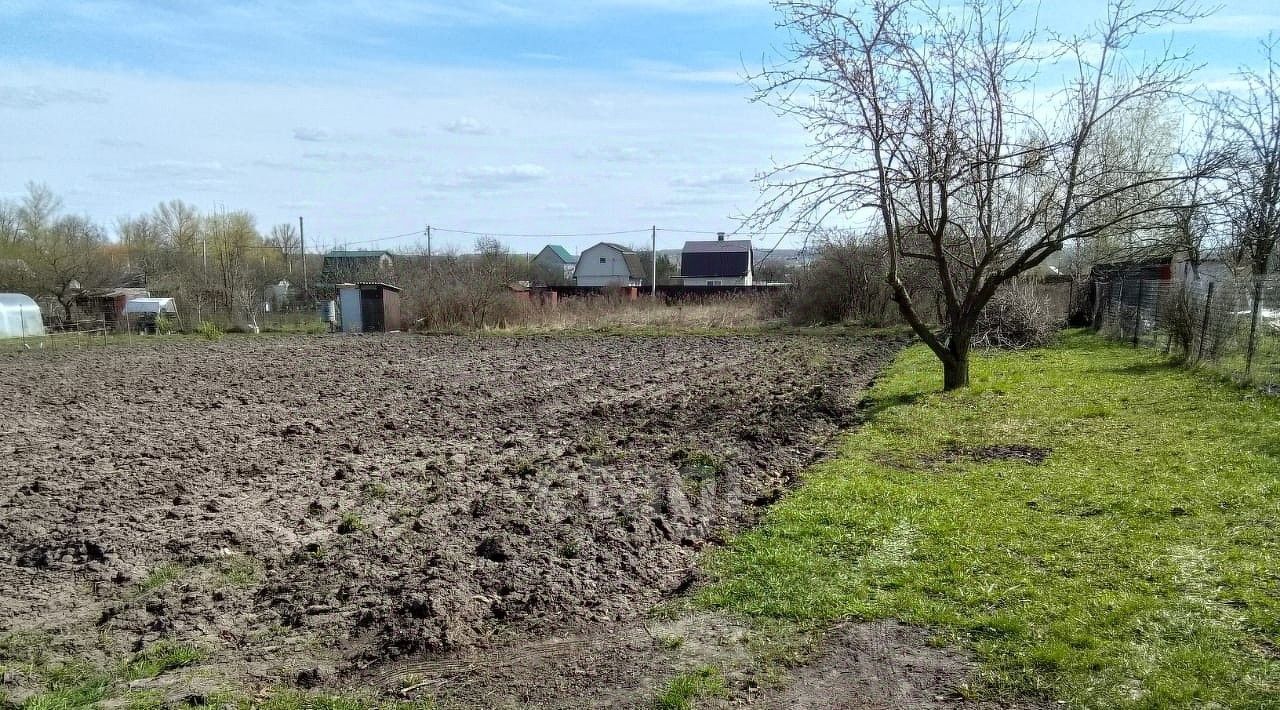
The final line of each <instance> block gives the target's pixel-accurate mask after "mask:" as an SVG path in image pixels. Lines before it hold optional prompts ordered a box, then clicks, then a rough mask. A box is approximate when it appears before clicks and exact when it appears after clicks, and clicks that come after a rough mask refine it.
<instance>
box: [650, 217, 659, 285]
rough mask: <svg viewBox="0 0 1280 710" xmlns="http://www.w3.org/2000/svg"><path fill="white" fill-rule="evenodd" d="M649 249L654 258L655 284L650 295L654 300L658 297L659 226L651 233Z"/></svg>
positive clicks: (654, 226) (654, 227)
mask: <svg viewBox="0 0 1280 710" xmlns="http://www.w3.org/2000/svg"><path fill="white" fill-rule="evenodd" d="M649 243H650V244H649V249H650V250H651V251H652V256H653V283H651V284H649V295H650V296H653V297H654V298H657V297H658V225H656V224H655V225H653V230H652V231H651V232H649Z"/></svg>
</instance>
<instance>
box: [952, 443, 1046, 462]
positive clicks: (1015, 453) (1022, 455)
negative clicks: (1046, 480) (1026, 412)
mask: <svg viewBox="0 0 1280 710" xmlns="http://www.w3.org/2000/svg"><path fill="white" fill-rule="evenodd" d="M1051 453H1053V449H1046V448H1043V447H1040V446H1029V445H1027V444H997V445H994V446H980V447H977V448H972V449H959V448H957V449H947V450H946V451H943V452H942V456H941V457H940V458H941V460H942V461H946V462H953V461H977V462H978V463H986V462H988V461H1020V462H1022V463H1026V464H1030V465H1033V466H1038V465H1040V464H1042V463H1044V462H1045V459H1047V458H1049V454H1051Z"/></svg>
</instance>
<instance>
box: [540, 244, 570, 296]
mask: <svg viewBox="0 0 1280 710" xmlns="http://www.w3.org/2000/svg"><path fill="white" fill-rule="evenodd" d="M530 263H531V264H532V266H533V277H534V281H536V282H538V283H543V284H547V285H548V286H562V285H566V284H571V283H573V272H574V270H575V269H576V268H577V265H578V260H577V259H575V258H573V255H572V254H570V253H569V250H568V249H565V248H564V247H562V246H560V245H559V244H548V245H547V246H545V247H543V248H542V251H540V252H538V254H537V256H535V257H533V261H532V262H530Z"/></svg>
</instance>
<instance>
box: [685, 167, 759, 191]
mask: <svg viewBox="0 0 1280 710" xmlns="http://www.w3.org/2000/svg"><path fill="white" fill-rule="evenodd" d="M750 182H751V176H749V175H745V174H743V173H741V172H739V171H736V170H724V171H721V172H715V173H706V174H701V175H680V176H677V177H674V178H672V179H671V185H672V186H673V187H682V188H692V189H695V190H706V189H711V188H722V187H736V186H741V185H747V184H750Z"/></svg>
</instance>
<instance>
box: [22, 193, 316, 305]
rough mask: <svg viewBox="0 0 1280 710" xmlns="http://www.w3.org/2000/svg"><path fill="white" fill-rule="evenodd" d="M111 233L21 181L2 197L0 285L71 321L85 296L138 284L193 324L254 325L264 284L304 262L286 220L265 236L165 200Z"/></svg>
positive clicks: (248, 217) (251, 226)
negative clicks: (166, 299) (17, 194)
mask: <svg viewBox="0 0 1280 710" xmlns="http://www.w3.org/2000/svg"><path fill="white" fill-rule="evenodd" d="M114 231H115V237H116V238H115V239H112V238H111V237H110V235H109V233H108V230H107V229H105V228H104V227H102V226H101V225H99V224H96V223H94V222H93V221H92V220H90V219H89V218H88V217H85V216H81V215H74V214H67V213H65V212H64V210H63V202H62V199H61V198H60V197H58V196H57V195H56V194H55V193H54V192H53V191H52V190H51V189H50V188H49V187H48V186H46V185H42V184H36V183H28V184H27V186H26V194H25V195H24V196H22V197H21V198H20V199H18V200H13V201H9V200H0V290H5V291H20V292H24V293H28V294H30V295H33V296H36V297H37V298H39V299H40V300H42V301H44V302H45V303H46V304H50V305H55V304H56V310H59V311H60V313H58V314H57V315H59V316H60V317H61V319H62V320H64V321H66V322H68V323H69V322H71V321H73V320H75V317H76V313H75V304H76V302H77V299H78V298H79V297H80V296H82V295H83V294H86V293H93V292H95V291H101V290H105V289H110V288H115V287H124V286H132V287H139V288H145V289H147V290H149V291H152V292H154V293H156V294H158V295H164V296H172V297H174V298H175V299H176V300H177V302H178V304H179V306H180V308H182V310H183V313H184V315H186V317H187V318H188V319H190V320H192V321H199V320H204V319H217V320H220V321H224V322H229V323H230V324H232V325H240V324H245V323H254V322H256V319H257V317H258V315H259V314H260V313H261V310H262V308H263V305H264V303H266V302H267V301H268V300H269V299H268V295H267V293H268V289H270V288H272V287H274V286H276V285H277V284H279V283H280V281H282V280H286V281H299V278H298V277H300V276H301V274H300V273H298V272H299V270H301V269H303V268H311V267H310V266H304V265H303V262H302V260H301V256H302V253H301V248H300V247H301V244H300V240H299V237H298V231H297V228H296V227H294V225H292V224H280V225H275V226H273V227H272V228H271V229H270V230H269V231H268V232H267V233H266V234H263V233H262V232H261V231H259V229H258V226H257V223H256V220H255V218H254V216H253V215H252V214H251V213H249V212H247V211H243V210H233V211H215V212H209V213H202V212H201V211H199V210H197V209H196V208H195V207H193V206H191V205H189V204H187V203H185V202H183V201H181V200H170V201H168V202H162V203H160V204H158V205H157V206H156V207H155V208H154V209H153V210H152V211H151V212H149V213H146V214H141V215H137V216H133V217H121V218H120V219H119V220H117V222H116V224H115V225H114ZM295 288H296V284H295ZM191 325H195V323H194V322H192V323H191Z"/></svg>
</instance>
